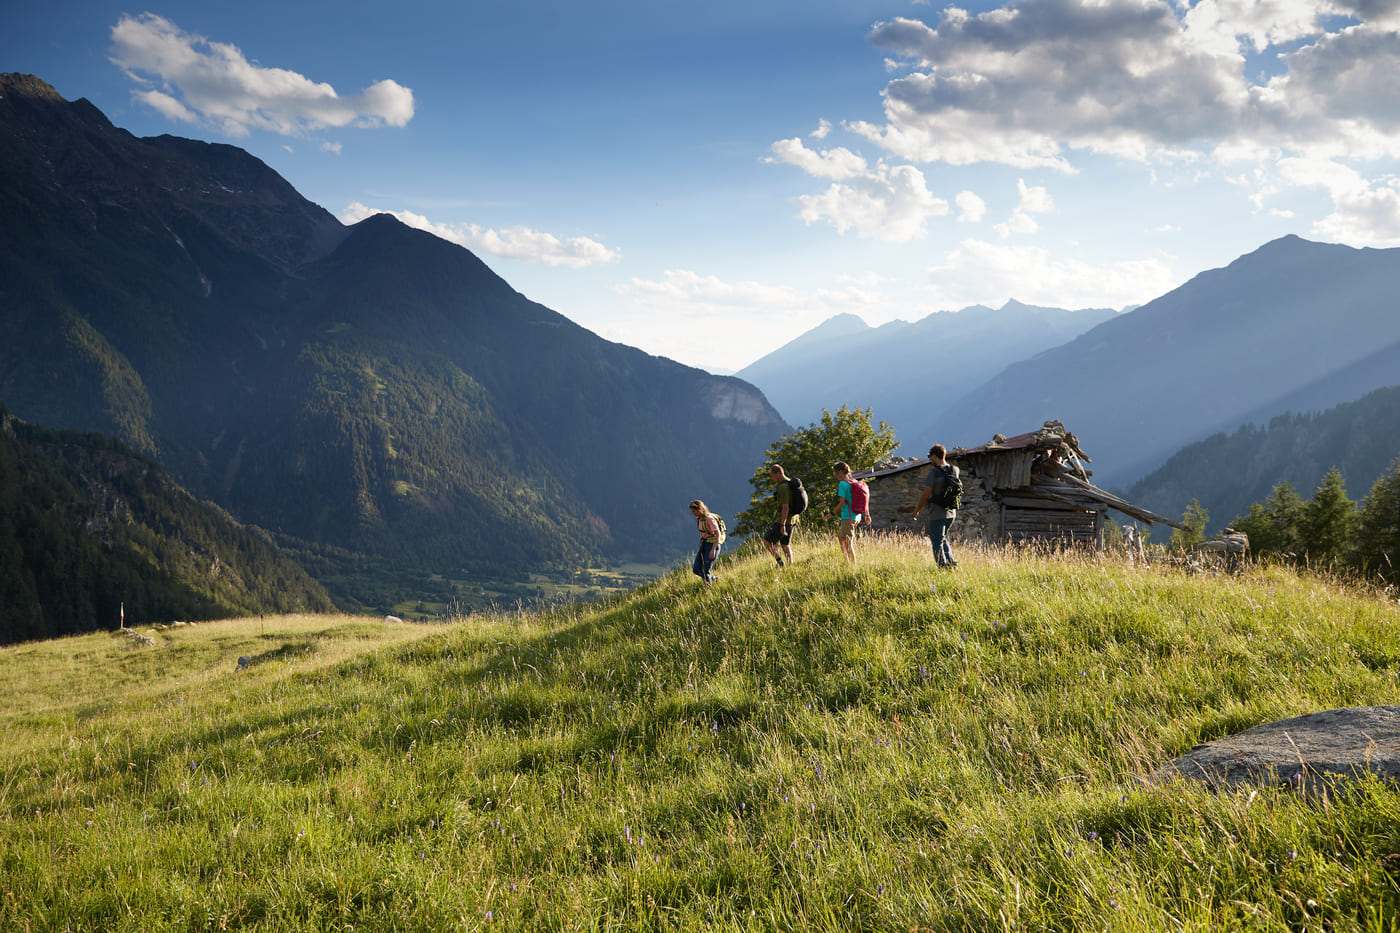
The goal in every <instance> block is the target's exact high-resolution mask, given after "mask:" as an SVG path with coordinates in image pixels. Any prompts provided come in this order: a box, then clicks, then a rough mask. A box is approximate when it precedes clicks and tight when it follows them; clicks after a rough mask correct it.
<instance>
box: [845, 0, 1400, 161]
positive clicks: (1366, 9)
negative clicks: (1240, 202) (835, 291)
mask: <svg viewBox="0 0 1400 933" xmlns="http://www.w3.org/2000/svg"><path fill="white" fill-rule="evenodd" d="M1397 21H1400V4H1397V3H1396V2H1395V0H1354V2H1349V0H1342V2H1338V0H1200V2H1198V3H1196V4H1194V5H1191V6H1188V5H1186V4H1182V5H1181V6H1180V7H1179V8H1178V7H1177V6H1174V5H1172V4H1170V3H1168V2H1166V0H1013V2H1011V3H1008V4H1007V5H1006V6H1003V7H1001V8H999V9H994V10H990V11H988V12H984V13H981V14H978V15H972V14H970V13H968V12H966V11H964V10H961V9H958V8H955V7H952V8H949V9H947V10H945V11H944V13H943V14H942V17H941V19H940V20H939V21H938V23H937V25H936V26H930V25H928V24H926V23H923V22H920V21H918V20H913V19H903V18H901V19H895V20H893V21H890V22H886V23H880V24H877V25H876V27H875V28H874V29H873V31H872V32H871V34H870V41H871V42H872V43H873V44H874V45H875V47H876V48H878V49H880V50H881V51H883V52H885V53H887V54H888V55H889V56H891V57H892V58H893V59H894V60H896V61H899V62H901V63H903V64H904V65H905V66H906V68H908V69H909V70H910V73H908V74H904V75H902V76H900V77H897V78H895V79H893V80H892V81H890V83H889V84H888V85H887V86H886V88H885V103H884V109H885V122H884V123H883V124H873V123H856V124H851V126H850V129H851V130H852V131H854V132H856V133H858V134H860V135H861V136H863V137H865V138H867V139H869V140H872V141H874V142H876V143H877V144H879V145H880V146H881V147H883V148H884V149H885V150H887V151H888V152H890V153H892V154H894V155H896V156H899V157H901V158H903V159H906V160H908V161H911V162H939V161H941V162H946V163H949V164H953V165H967V164H972V163H975V162H1000V163H1004V164H1008V165H1012V166H1020V167H1041V168H1053V169H1057V170H1060V171H1065V172H1072V171H1074V170H1075V165H1074V158H1075V153H1076V152H1079V151H1083V152H1093V153H1101V154H1108V155H1112V156H1115V157H1119V158H1126V159H1132V160H1138V161H1151V160H1174V159H1199V158H1202V157H1206V156H1209V155H1221V154H1225V155H1229V156H1232V157H1252V158H1258V157H1260V156H1266V155H1268V154H1269V153H1271V152H1274V153H1276V152H1278V151H1285V152H1288V153H1289V154H1293V155H1309V156H1330V155H1339V154H1341V153H1343V152H1345V153H1349V154H1350V155H1351V156H1353V157H1357V156H1362V157H1380V156H1383V155H1384V156H1395V155H1400V82H1397V81H1395V80H1394V75H1395V74H1396V73H1397V69H1400V33H1397V31H1396V26H1397ZM1263 50H1268V51H1269V52H1271V53H1272V55H1273V58H1272V60H1274V61H1275V62H1276V63H1277V66H1278V69H1279V72H1280V73H1275V74H1273V75H1272V77H1269V78H1268V79H1267V80H1266V81H1264V82H1263V83H1254V82H1252V81H1251V80H1250V79H1249V78H1248V77H1247V75H1246V69H1247V67H1248V66H1249V54H1250V53H1251V52H1254V53H1257V52H1260V51H1263Z"/></svg>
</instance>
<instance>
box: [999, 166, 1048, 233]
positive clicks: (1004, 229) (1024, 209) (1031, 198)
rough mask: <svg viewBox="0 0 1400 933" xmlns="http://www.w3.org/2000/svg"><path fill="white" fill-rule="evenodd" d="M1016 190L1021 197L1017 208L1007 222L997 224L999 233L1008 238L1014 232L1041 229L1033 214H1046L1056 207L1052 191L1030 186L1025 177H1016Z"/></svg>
mask: <svg viewBox="0 0 1400 933" xmlns="http://www.w3.org/2000/svg"><path fill="white" fill-rule="evenodd" d="M1016 191H1017V194H1018V195H1019V199H1018V201H1017V203H1016V210H1014V211H1012V213H1011V216H1010V217H1009V218H1008V219H1007V220H1006V222H1005V223H1000V224H997V225H996V231H997V234H998V235H999V236H1000V237H1001V238H1002V239H1006V238H1007V237H1009V236H1011V235H1012V234H1013V233H1035V232H1037V231H1039V230H1040V224H1039V223H1037V222H1036V219H1035V218H1034V217H1032V216H1031V215H1032V214H1044V213H1047V212H1048V211H1052V210H1054V209H1055V201H1054V199H1053V198H1051V197H1050V192H1048V191H1047V190H1045V189H1044V188H1041V187H1039V186H1037V187H1034V188H1032V187H1030V186H1028V185H1027V184H1026V182H1025V179H1023V178H1018V179H1016Z"/></svg>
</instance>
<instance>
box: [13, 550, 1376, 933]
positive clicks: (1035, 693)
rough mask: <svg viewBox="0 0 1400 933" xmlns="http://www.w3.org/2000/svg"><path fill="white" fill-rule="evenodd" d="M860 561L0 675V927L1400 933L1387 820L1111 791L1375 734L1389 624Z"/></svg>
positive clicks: (68, 649)
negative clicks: (1210, 746) (238, 662)
mask: <svg viewBox="0 0 1400 933" xmlns="http://www.w3.org/2000/svg"><path fill="white" fill-rule="evenodd" d="M860 556H861V563H860V565H859V566H858V567H856V568H849V567H847V566H845V565H844V563H843V562H842V560H841V557H840V554H839V552H838V551H837V549H836V547H835V544H834V543H831V544H829V545H827V544H825V543H823V542H820V541H815V542H809V543H808V545H807V546H806V547H803V548H801V553H800V559H799V561H798V562H797V564H796V565H795V566H792V567H789V568H787V569H785V570H779V569H777V568H776V567H775V566H774V565H773V562H772V561H771V559H769V558H768V557H767V556H766V555H764V556H761V557H760V556H756V555H755V554H753V553H752V552H745V551H741V552H740V553H739V554H737V555H735V556H731V557H727V558H725V559H724V560H723V561H722V562H721V564H720V566H719V568H718V570H719V573H720V576H719V580H718V582H717V583H716V584H714V585H713V586H711V587H705V586H703V585H702V584H701V583H700V582H699V581H698V580H697V579H696V578H694V577H693V576H691V575H690V574H689V573H688V571H686V570H678V571H677V572H675V573H672V574H670V575H668V576H666V577H663V578H662V579H660V580H658V581H656V582H655V583H653V584H650V585H648V586H646V587H643V588H641V589H639V590H637V591H635V592H632V593H629V594H627V595H624V596H620V597H616V598H614V599H612V600H611V601H609V602H606V603H601V604H589V605H578V606H566V607H560V608H557V609H554V610H552V611H547V612H541V613H533V614H502V615H495V616H487V617H471V618H469V619H466V620H463V621H462V622H461V623H458V624H454V625H452V626H447V627H440V628H418V627H411V626H384V625H381V624H380V623H377V622H367V621H364V620H351V619H345V618H325V619H319V620H318V619H305V618H299V619H280V618H279V619H266V620H261V621H259V620H245V621H240V622H234V623H221V624H216V625H202V626H196V627H188V628H181V629H177V630H168V631H165V632H162V633H159V634H160V635H161V637H162V639H163V640H164V641H163V644H164V645H165V647H158V648H154V649H152V648H143V647H141V646H139V645H136V644H135V643H134V642H121V641H117V640H115V639H112V638H111V636H87V637H85V638H76V639H64V640H62V641H58V642H49V643H42V644H37V645H26V646H21V647H19V648H14V649H7V650H5V651H4V653H0V665H3V667H0V698H3V699H4V700H5V701H6V702H7V705H6V706H5V707H4V709H5V710H6V712H3V713H0V723H3V728H4V738H5V742H4V750H3V751H0V847H2V848H3V854H2V855H0V883H2V884H3V902H0V929H17V930H31V931H38V930H73V931H78V930H132V931H135V930H206V929H243V930H346V929H352V928H353V929H358V930H423V931H428V930H433V931H438V930H475V929H502V930H506V929H517V930H535V929H549V930H555V929H558V930H595V929H614V930H650V929H656V930H700V929H705V930H711V929H714V930H760V929H761V930H811V929H863V930H900V931H908V930H969V931H971V930H988V929H1038V930H1102V929H1116V930H1163V929H1169V930H1234V929H1240V930H1243V929H1250V930H1270V929H1277V930H1300V929H1318V930H1323V929H1326V930H1389V929H1395V928H1396V927H1397V925H1400V921H1397V916H1400V891H1397V887H1396V882H1395V878H1396V873H1397V872H1398V871H1400V864H1397V863H1400V795H1397V793H1396V791H1395V790H1394V789H1392V788H1389V787H1386V786H1384V785H1381V784H1379V783H1376V782H1363V783H1360V784H1358V785H1356V786H1355V787H1354V788H1353V789H1352V790H1351V791H1349V792H1347V793H1344V794H1340V795H1336V796H1331V797H1328V798H1325V799H1324V800H1321V801H1316V800H1314V801H1308V800H1305V799H1302V798H1299V797H1296V796H1294V795H1293V794H1292V793H1290V792H1289V791H1288V790H1287V789H1283V788H1261V789H1260V790H1258V791H1257V792H1254V793H1247V792H1242V793H1238V794H1221V795H1214V794H1212V793H1210V792H1208V791H1206V790H1203V789H1201V788H1199V787H1196V786H1195V785H1189V784H1185V783H1178V784H1173V785H1169V786H1166V787H1154V786H1149V785H1146V784H1144V783H1143V782H1142V781H1141V778H1142V777H1143V776H1144V775H1146V774H1148V773H1150V772H1151V771H1153V770H1154V769H1155V768H1156V767H1157V766H1159V765H1161V764H1163V763H1165V762H1166V761H1167V760H1169V759H1171V758H1172V757H1175V756H1176V755H1179V754H1181V753H1183V752H1185V751H1187V750H1188V749H1190V748H1191V747H1192V746H1193V745H1194V744H1196V743H1198V742H1202V741H1206V740H1210V739H1214V738H1218V737H1221V736H1224V735H1227V734H1230V733H1233V732H1236V731H1239V730H1241V729H1244V728H1247V727H1249V726H1252V725H1255V724H1258V723H1260V722H1265V721H1270V720H1274V719H1279V718H1283V717H1287V716H1292V715H1297V714H1300V713H1304V712H1309V711H1313V710H1318V709H1325V708H1332V707H1338V706H1348V705H1370V704H1390V703H1395V702H1397V693H1398V692H1400V686H1398V678H1400V638H1397V635H1396V631H1395V629H1396V623H1397V621H1400V619H1398V618H1397V609H1396V606H1395V604H1394V603H1393V602H1390V601H1387V600H1386V599H1385V598H1383V597H1380V596H1375V595H1368V594H1366V593H1363V592H1360V591H1358V590H1356V589H1353V588H1349V587H1347V586H1345V585H1343V584H1339V583H1336V582H1333V581H1329V580H1326V579H1322V578H1317V577H1311V576H1299V575H1296V574H1293V573H1292V572H1289V571H1285V570H1281V569H1278V568H1271V569H1262V570H1256V571H1251V572H1248V573H1246V574H1244V575H1243V576H1240V577H1219V576H1186V575H1183V574H1179V573H1176V572H1172V571H1162V570H1159V569H1151V568H1133V567H1126V566H1122V565H1119V564H1115V563H1112V562H1107V561H1096V560H1091V559H1077V558H1072V557H1057V556H1054V555H1027V554H1016V553H1003V552H995V551H988V552H982V553H975V552H973V553H968V552H963V553H960V554H959V559H960V561H961V564H962V566H961V569H960V570H958V571H957V572H955V573H949V572H941V571H938V570H937V569H936V568H934V567H933V566H932V562H931V560H930V558H929V555H928V552H927V543H926V542H925V541H922V540H920V539H898V538H896V539H883V540H876V541H870V542H862V544H861V555H860ZM386 642H392V643H386ZM250 644H252V645H254V646H255V647H256V646H261V647H262V648H263V651H262V652H253V651H252V650H251V649H250V648H249V645H250ZM255 653H256V654H259V655H260V661H259V663H257V664H255V665H254V666H252V667H250V668H248V669H246V670H242V671H239V670H236V669H235V665H234V659H235V658H236V656H237V655H239V654H244V655H252V654H255Z"/></svg>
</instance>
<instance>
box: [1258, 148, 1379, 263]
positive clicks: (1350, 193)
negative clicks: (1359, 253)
mask: <svg viewBox="0 0 1400 933" xmlns="http://www.w3.org/2000/svg"><path fill="white" fill-rule="evenodd" d="M1279 171H1280V172H1281V173H1282V175H1283V177H1284V178H1285V179H1286V180H1288V181H1289V182H1291V183H1292V184H1294V185H1298V186H1300V187H1310V188H1323V189H1325V190H1326V191H1327V193H1328V194H1329V195H1331V197H1332V206H1333V212H1332V213H1331V214H1330V215H1328V216H1327V217H1324V218H1323V219H1321V220H1319V221H1317V222H1316V223H1314V224H1313V232H1314V233H1315V234H1317V235H1319V236H1321V237H1324V238H1327V239H1332V240H1338V241H1341V242H1344V243H1352V244H1358V245H1370V246H1381V245H1391V244H1395V243H1400V178H1395V177H1393V176H1391V177H1387V178H1382V179H1377V180H1371V179H1367V178H1365V177H1364V176H1362V175H1361V173H1359V172H1357V171H1356V170H1355V169H1352V168H1349V167H1348V166H1345V165H1342V164H1341V163H1338V162H1333V161H1329V160H1321V159H1311V160H1310V159H1284V160H1282V161H1280V162H1279Z"/></svg>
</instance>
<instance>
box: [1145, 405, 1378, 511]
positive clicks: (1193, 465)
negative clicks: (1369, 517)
mask: <svg viewBox="0 0 1400 933" xmlns="http://www.w3.org/2000/svg"><path fill="white" fill-rule="evenodd" d="M1396 457H1400V386H1392V387H1390V388H1386V389H1378V390H1376V391H1375V392H1372V393H1370V394H1369V395H1367V396H1366V397H1365V398H1362V399H1359V400H1358V401H1355V402H1348V403H1346V404H1343V405H1338V406H1336V407H1335V408H1330V409H1328V410H1327V411H1324V412H1304V413H1301V414H1300V413H1294V412H1290V413H1287V414H1283V415H1278V416H1276V417H1274V418H1272V419H1271V420H1270V421H1269V422H1268V424H1267V425H1257V424H1252V423H1251V424H1244V425H1241V426H1240V427H1239V428H1237V429H1236V430H1235V431H1233V432H1231V433H1228V434H1226V433H1220V434H1215V435H1212V436H1211V437H1208V438H1206V439H1205V440H1203V441H1197V442H1196V443H1194V444H1191V445H1189V446H1187V447H1184V448H1182V449H1181V450H1180V451H1179V452H1177V453H1176V454H1175V455H1174V456H1172V457H1171V459H1169V460H1168V461H1167V462H1166V463H1164V464H1162V466H1161V467H1160V468H1158V469H1156V470H1154V471H1153V472H1151V473H1149V474H1148V475H1147V476H1145V477H1144V478H1143V479H1141V480H1140V481H1138V482H1137V483H1136V484H1134V485H1133V487H1132V488H1131V489H1130V490H1129V492H1128V498H1129V499H1131V500H1132V501H1133V502H1136V503H1138V504H1140V505H1142V506H1144V507H1146V508H1149V509H1151V510H1152V511H1154V512H1158V513H1161V514H1163V515H1180V514H1182V512H1183V511H1185V509H1186V506H1188V505H1189V504H1190V503H1191V500H1192V499H1196V500H1198V501H1200V503H1201V504H1202V505H1204V506H1205V507H1206V510H1207V511H1209V512H1210V517H1211V528H1213V529H1218V528H1221V527H1224V526H1225V525H1226V524H1228V523H1229V522H1230V521H1231V519H1233V518H1235V517H1236V516H1238V515H1242V514H1243V513H1244V512H1245V510H1247V509H1248V508H1249V505H1250V503H1252V502H1260V503H1262V502H1263V501H1264V500H1265V499H1266V498H1267V497H1268V495H1269V493H1270V492H1271V491H1272V490H1273V488H1274V487H1275V486H1276V485H1278V484H1279V483H1284V482H1287V483H1292V484H1293V487H1294V489H1296V490H1297V491H1298V493H1299V494H1300V495H1301V496H1302V497H1303V498H1304V499H1306V498H1308V497H1309V496H1311V495H1312V493H1313V491H1314V490H1315V489H1317V486H1318V483H1320V482H1321V481H1322V477H1323V476H1324V475H1325V474H1326V473H1327V471H1328V470H1330V469H1332V467H1334V466H1335V467H1337V468H1338V469H1339V470H1340V471H1341V473H1342V478H1343V479H1344V480H1345V481H1346V486H1347V494H1348V495H1349V496H1350V497H1351V498H1352V499H1353V500H1355V501H1360V500H1361V499H1362V498H1363V497H1365V495H1366V494H1367V493H1368V492H1369V491H1370V489H1371V486H1372V484H1374V483H1375V481H1376V480H1377V479H1378V478H1379V477H1380V475H1381V474H1382V473H1384V472H1385V471H1386V469H1387V468H1388V467H1389V466H1390V464H1391V462H1392V461H1393V460H1394V459H1395V458H1396Z"/></svg>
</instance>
